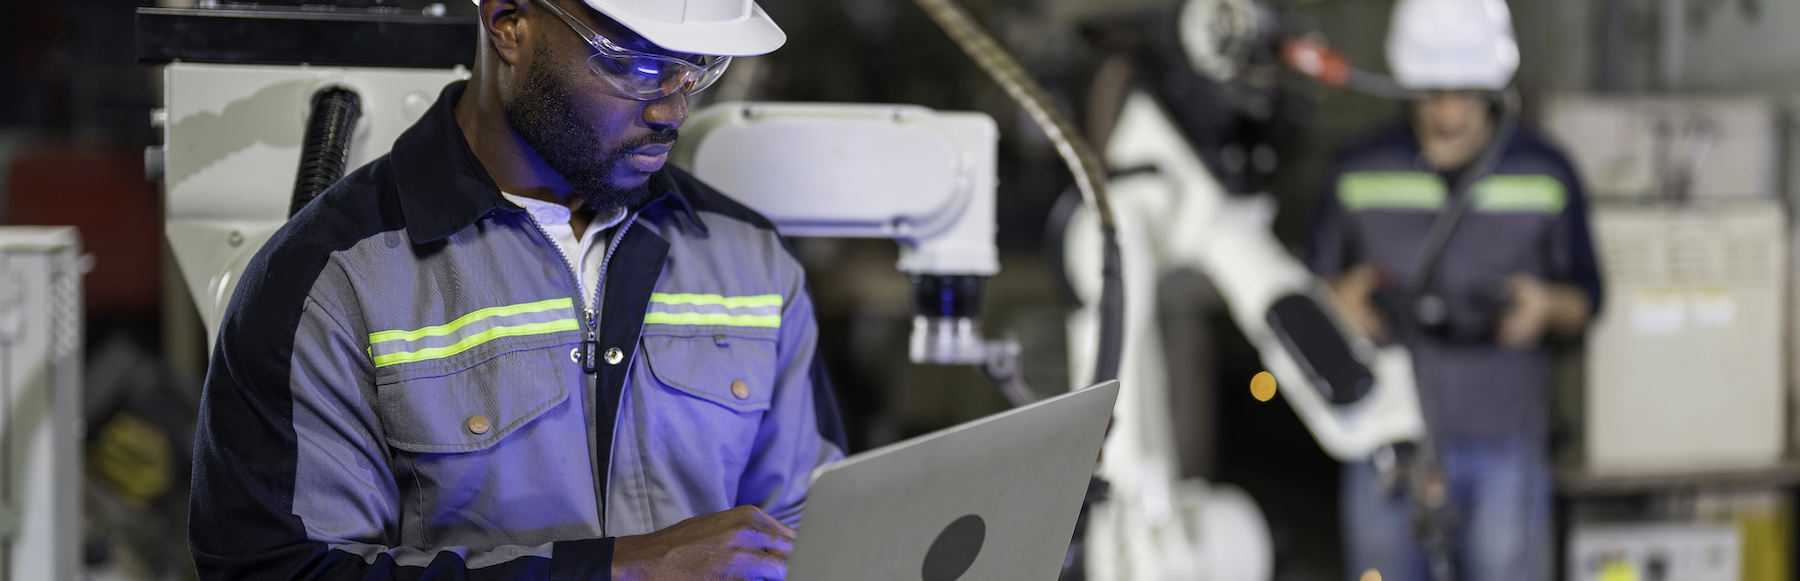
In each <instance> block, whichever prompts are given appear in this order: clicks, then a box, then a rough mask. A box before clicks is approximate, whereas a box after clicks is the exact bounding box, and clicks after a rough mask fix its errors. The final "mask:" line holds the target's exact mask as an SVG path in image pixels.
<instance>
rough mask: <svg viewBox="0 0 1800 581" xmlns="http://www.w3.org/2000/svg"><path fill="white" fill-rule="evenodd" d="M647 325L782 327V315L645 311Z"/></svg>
mask: <svg viewBox="0 0 1800 581" xmlns="http://www.w3.org/2000/svg"><path fill="white" fill-rule="evenodd" d="M644 324H646V325H715V326H721V327H780V326H781V315H727V314H724V313H645V314H644Z"/></svg>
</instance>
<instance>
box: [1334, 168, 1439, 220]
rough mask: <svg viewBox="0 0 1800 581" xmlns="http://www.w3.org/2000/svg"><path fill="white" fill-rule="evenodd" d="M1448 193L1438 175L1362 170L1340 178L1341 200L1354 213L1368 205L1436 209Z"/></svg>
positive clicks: (1339, 199)
mask: <svg viewBox="0 0 1800 581" xmlns="http://www.w3.org/2000/svg"><path fill="white" fill-rule="evenodd" d="M1447 195H1448V193H1447V192H1446V191H1445V188H1444V181H1443V180H1442V179H1440V178H1439V177H1438V176H1437V175H1435V174H1428V173H1420V172H1411V171H1359V172H1351V173H1347V174H1344V176H1343V177H1341V178H1338V202H1339V203H1341V204H1343V206H1344V209H1347V210H1350V211H1352V212H1354V211H1357V210H1364V209H1368V208H1412V209H1417V210H1436V209H1438V208H1442V207H1444V198H1445V197H1446V196H1447Z"/></svg>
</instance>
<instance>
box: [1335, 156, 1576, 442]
mask: <svg viewBox="0 0 1800 581" xmlns="http://www.w3.org/2000/svg"><path fill="white" fill-rule="evenodd" d="M1422 159H1423V158H1422V156H1421V152H1420V150H1419V144H1418V141H1417V140H1416V138H1414V137H1413V130H1412V128H1410V127H1402V128H1400V129H1397V130H1395V131H1391V132H1389V133H1386V134H1384V135H1382V136H1380V137H1378V138H1376V139H1374V140H1372V141H1370V142H1367V143H1364V144H1361V145H1359V146H1356V147H1353V148H1351V149H1349V150H1348V151H1347V152H1346V153H1345V154H1344V155H1342V156H1341V157H1340V158H1339V160H1338V162H1337V164H1336V165H1335V167H1334V168H1333V169H1332V170H1331V172H1330V173H1328V174H1327V176H1326V178H1327V181H1326V188H1325V191H1324V193H1323V195H1322V196H1321V198H1320V204H1319V206H1318V208H1319V209H1318V213H1317V219H1316V220H1315V222H1314V227H1313V230H1312V233H1311V234H1312V236H1311V240H1310V245H1309V246H1310V247H1309V252H1308V262H1309V263H1310V265H1311V266H1312V268H1313V270H1314V271H1315V272H1317V273H1319V274H1320V275H1324V276H1333V275H1336V274H1338V273H1340V272H1342V271H1343V270H1345V269H1347V268H1349V267H1351V266H1355V265H1358V264H1365V263H1367V264H1381V265H1385V266H1386V267H1387V268H1388V269H1389V271H1390V273H1391V274H1392V277H1393V278H1392V281H1393V283H1392V284H1396V285H1401V286H1400V287H1399V288H1405V287H1404V285H1405V284H1407V283H1406V281H1408V280H1410V279H1411V277H1412V274H1413V273H1412V271H1413V269H1414V267H1415V263H1416V262H1417V261H1418V255H1419V253H1420V252H1421V250H1422V249H1423V247H1424V245H1425V238H1426V232H1427V231H1428V230H1430V228H1431V225H1432V222H1433V221H1435V220H1436V219H1437V217H1438V213H1439V212H1438V210H1439V209H1440V208H1443V207H1445V206H1446V197H1447V192H1448V190H1449V187H1448V185H1447V184H1446V183H1445V182H1444V179H1443V178H1442V177H1441V176H1439V174H1437V173H1435V172H1432V171H1431V170H1429V169H1426V168H1427V167H1428V166H1426V164H1425V163H1424V162H1423V161H1422ZM1473 189H1474V195H1475V196H1476V198H1475V200H1474V205H1473V206H1472V207H1471V208H1470V212H1469V213H1467V214H1464V216H1463V219H1462V221H1461V223H1460V225H1459V226H1458V227H1457V229H1456V232H1455V234H1454V235H1453V236H1452V238H1451V239H1450V241H1449V243H1448V245H1447V246H1446V248H1445V250H1444V255H1443V259H1442V261H1441V262H1440V263H1439V266H1438V271H1437V275H1436V277H1435V282H1436V284H1435V285H1434V289H1436V290H1437V292H1440V293H1444V294H1447V295H1454V294H1457V293H1465V294H1467V293H1475V292H1480V291H1482V290H1483V289H1497V288H1503V286H1502V285H1503V284H1504V281H1505V278H1506V277H1507V276H1508V275H1511V274H1514V273H1524V274H1529V275H1532V276H1535V277H1537V278H1539V279H1541V280H1549V281H1556V282H1563V283H1568V284H1573V285H1576V286H1579V287H1581V289H1582V290H1583V291H1586V293H1587V295H1588V299H1589V301H1590V304H1591V305H1592V306H1593V307H1594V312H1596V313H1598V312H1599V301H1600V296H1601V295H1600V274H1599V272H1598V270H1597V269H1596V267H1595V264H1594V251H1593V246H1592V244H1591V242H1590V241H1589V237H1588V220H1587V199H1586V197H1585V196H1584V195H1583V194H1582V190H1581V181H1580V179H1578V178H1577V176H1576V173H1575V169H1574V166H1573V165H1571V164H1570V162H1569V160H1568V158H1567V157H1565V156H1564V155H1563V154H1562V153H1561V152H1560V151H1558V150H1556V148H1554V147H1553V146H1551V145H1550V144H1548V143H1547V142H1545V141H1544V140H1543V139H1542V138H1541V137H1539V136H1537V135H1536V134H1535V133H1533V132H1530V131H1527V130H1524V129H1521V130H1520V131H1519V133H1518V135H1517V137H1515V138H1514V139H1513V142H1512V143H1511V144H1510V145H1509V147H1507V149H1506V152H1505V155H1504V156H1503V157H1502V159H1501V161H1500V164H1499V165H1498V167H1497V168H1496V169H1495V171H1494V173H1493V175H1490V176H1489V177H1487V178H1486V179H1484V180H1483V181H1481V182H1480V183H1478V184H1477V185H1476V187H1475V188H1473ZM1422 341H1423V344H1422V345H1421V346H1420V349H1419V353H1417V354H1416V357H1417V361H1418V363H1417V364H1418V368H1419V370H1420V372H1421V373H1420V376H1419V381H1420V385H1421V386H1422V388H1425V389H1431V390H1433V393H1434V395H1435V396H1436V398H1435V402H1436V403H1435V405H1434V407H1435V408H1437V409H1436V414H1435V415H1434V416H1433V417H1434V418H1435V419H1436V420H1437V422H1436V425H1437V426H1438V427H1439V428H1440V430H1441V435H1442V436H1444V437H1449V438H1490V437H1504V436H1518V435H1526V436H1532V437H1541V436H1542V435H1543V434H1544V433H1545V432H1546V430H1547V429H1548V415H1549V409H1548V407H1549V401H1548V391H1549V381H1550V377H1549V374H1550V371H1549V365H1550V364H1549V355H1548V353H1547V351H1546V350H1545V349H1544V348H1543V347H1536V348H1531V349H1523V350H1510V349H1505V348H1502V347H1500V346H1499V345H1498V344H1497V343H1493V342H1487V343H1478V344H1471V343H1451V342H1448V341H1443V340H1440V339H1438V338H1437V337H1434V336H1431V335H1430V334H1426V336H1425V338H1424V339H1422Z"/></svg>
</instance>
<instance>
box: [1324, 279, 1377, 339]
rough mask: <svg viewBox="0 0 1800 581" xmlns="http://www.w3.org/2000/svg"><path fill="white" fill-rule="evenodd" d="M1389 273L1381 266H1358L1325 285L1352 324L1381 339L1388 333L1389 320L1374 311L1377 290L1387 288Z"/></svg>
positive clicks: (1372, 337)
mask: <svg viewBox="0 0 1800 581" xmlns="http://www.w3.org/2000/svg"><path fill="white" fill-rule="evenodd" d="M1386 279H1387V274H1386V273H1384V272H1382V270H1381V268H1380V267H1378V266H1374V265H1370V264H1359V265H1356V266H1354V267H1351V268H1350V270H1346V271H1344V273H1343V274H1340V275H1338V276H1337V278H1333V279H1331V280H1330V281H1328V282H1327V283H1326V285H1327V286H1329V287H1330V288H1331V294H1333V295H1336V296H1337V299H1338V306H1339V307H1341V308H1342V309H1343V312H1344V314H1345V315H1347V316H1349V318H1350V321H1351V322H1352V323H1355V324H1356V326H1357V327H1360V328H1361V329H1362V331H1363V332H1364V333H1368V335H1369V338H1370V339H1376V340H1379V339H1381V337H1382V336H1383V335H1386V334H1387V319H1386V318H1385V317H1382V316H1381V311H1380V310H1378V309H1376V308H1375V300H1374V298H1373V297H1374V295H1375V290H1376V289H1379V288H1381V287H1382V286H1385V285H1386Z"/></svg>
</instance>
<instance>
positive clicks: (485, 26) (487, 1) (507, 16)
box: [475, 0, 542, 65]
mask: <svg viewBox="0 0 1800 581" xmlns="http://www.w3.org/2000/svg"><path fill="white" fill-rule="evenodd" d="M526 1H529V0H481V2H480V3H479V4H478V5H476V7H475V10H476V14H475V17H476V18H478V19H480V21H481V33H482V38H483V39H484V40H486V41H487V43H488V45H489V46H492V47H493V49H494V54H495V55H496V56H499V57H500V61H501V62H504V63H506V64H507V65H517V64H518V63H519V58H520V57H521V56H523V53H524V51H525V48H524V47H525V46H526V41H525V39H524V37H525V36H526V35H528V34H529V32H528V31H527V30H526V29H527V28H529V25H528V24H527V23H526V22H525V18H524V16H525V12H524V10H523V9H522V7H521V6H520V4H522V3H524V2H526ZM538 1H542V0H538Z"/></svg>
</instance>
